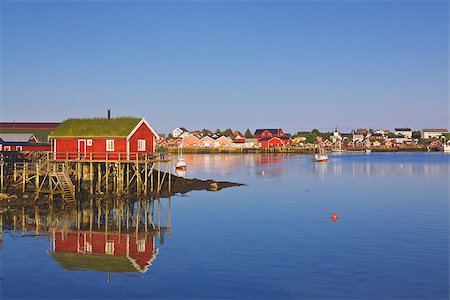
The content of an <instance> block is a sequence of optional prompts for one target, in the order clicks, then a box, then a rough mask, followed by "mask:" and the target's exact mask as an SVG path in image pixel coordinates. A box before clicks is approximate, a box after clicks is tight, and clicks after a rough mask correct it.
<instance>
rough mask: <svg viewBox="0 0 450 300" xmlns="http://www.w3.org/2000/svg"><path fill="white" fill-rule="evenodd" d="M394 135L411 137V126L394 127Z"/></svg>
mask: <svg viewBox="0 0 450 300" xmlns="http://www.w3.org/2000/svg"><path fill="white" fill-rule="evenodd" d="M394 134H395V135H403V136H404V137H405V138H408V139H410V138H412V130H411V128H395V131H394Z"/></svg>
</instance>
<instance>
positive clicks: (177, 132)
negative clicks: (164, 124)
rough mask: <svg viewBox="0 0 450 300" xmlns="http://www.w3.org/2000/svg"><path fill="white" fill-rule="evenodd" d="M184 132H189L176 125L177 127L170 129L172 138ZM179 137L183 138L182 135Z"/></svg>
mask: <svg viewBox="0 0 450 300" xmlns="http://www.w3.org/2000/svg"><path fill="white" fill-rule="evenodd" d="M185 132H187V133H189V131H188V130H187V129H186V128H184V127H177V128H175V129H174V130H173V131H172V136H173V137H174V138H178V137H180V135H182V134H183V133H185ZM181 138H183V137H181Z"/></svg>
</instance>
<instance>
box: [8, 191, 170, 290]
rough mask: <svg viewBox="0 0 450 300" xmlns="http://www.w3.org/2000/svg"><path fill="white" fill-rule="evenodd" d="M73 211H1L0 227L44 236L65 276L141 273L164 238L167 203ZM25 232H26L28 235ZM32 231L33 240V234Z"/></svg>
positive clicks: (117, 203)
mask: <svg viewBox="0 0 450 300" xmlns="http://www.w3.org/2000/svg"><path fill="white" fill-rule="evenodd" d="M82 206H83V207H81V208H80V207H78V208H74V209H61V208H59V209H58V208H55V207H53V205H50V206H48V207H20V208H13V209H3V213H0V217H1V218H2V220H3V227H4V228H5V227H7V228H8V227H9V228H10V229H11V230H12V231H14V232H16V230H18V229H21V230H22V235H23V236H25V235H26V236H39V235H42V233H45V235H47V236H48V237H49V239H50V241H51V243H50V244H51V245H50V249H49V251H48V253H49V255H50V256H51V257H52V258H53V259H54V260H55V261H56V262H58V264H59V265H60V266H61V267H62V268H64V269H66V270H92V271H98V272H106V273H107V281H109V280H110V273H112V272H141V273H144V272H147V271H148V270H149V268H150V267H151V265H152V263H153V262H154V260H155V259H156V257H157V255H158V252H159V249H158V248H157V246H156V244H157V243H159V245H163V244H164V236H165V234H168V235H169V234H170V198H169V199H144V200H121V199H113V200H104V199H96V200H94V199H92V200H90V201H89V200H87V203H85V205H82ZM30 230H32V231H31V232H30ZM33 231H34V234H33Z"/></svg>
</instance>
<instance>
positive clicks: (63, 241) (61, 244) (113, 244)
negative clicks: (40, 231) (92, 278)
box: [50, 231, 158, 273]
mask: <svg viewBox="0 0 450 300" xmlns="http://www.w3.org/2000/svg"><path fill="white" fill-rule="evenodd" d="M52 240H53V241H52V242H53V243H52V249H51V251H50V254H51V256H52V257H53V258H54V259H55V260H56V261H57V262H58V263H59V264H60V265H61V266H62V267H64V268H67V269H71V270H86V269H88V270H95V271H105V272H106V271H108V272H141V273H144V272H147V271H148V268H149V267H150V266H151V265H152V262H153V261H154V260H155V258H156V255H157V254H158V248H156V247H155V236H154V235H150V236H136V235H135V234H118V233H108V234H105V233H104V232H89V231H85V232H83V231H80V232H70V231H69V232H54V233H53V239H52Z"/></svg>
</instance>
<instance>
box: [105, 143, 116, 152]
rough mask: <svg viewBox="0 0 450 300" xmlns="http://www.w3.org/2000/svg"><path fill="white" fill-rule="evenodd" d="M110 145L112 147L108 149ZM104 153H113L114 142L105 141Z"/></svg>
mask: <svg viewBox="0 0 450 300" xmlns="http://www.w3.org/2000/svg"><path fill="white" fill-rule="evenodd" d="M110 143H111V144H110ZM111 145H112V147H108V146H111ZM106 151H108V152H112V151H114V140H106Z"/></svg>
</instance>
